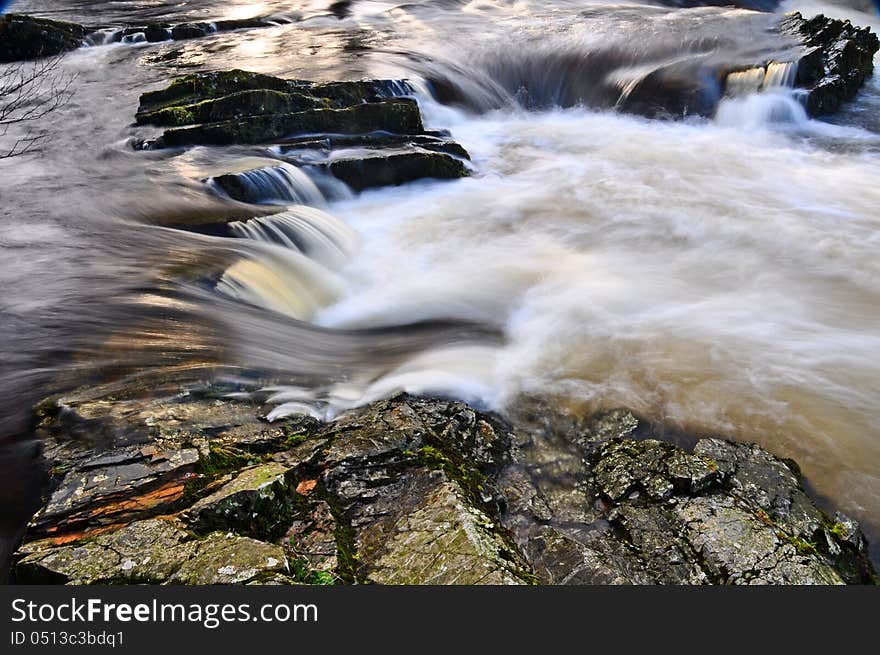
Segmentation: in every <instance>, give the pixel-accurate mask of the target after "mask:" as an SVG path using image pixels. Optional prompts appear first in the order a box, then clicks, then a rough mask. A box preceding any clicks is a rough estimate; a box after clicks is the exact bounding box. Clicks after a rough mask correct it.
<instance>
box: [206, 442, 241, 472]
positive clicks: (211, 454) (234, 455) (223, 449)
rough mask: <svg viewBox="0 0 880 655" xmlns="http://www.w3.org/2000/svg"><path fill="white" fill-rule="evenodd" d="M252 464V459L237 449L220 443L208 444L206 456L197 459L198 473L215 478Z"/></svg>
mask: <svg viewBox="0 0 880 655" xmlns="http://www.w3.org/2000/svg"><path fill="white" fill-rule="evenodd" d="M252 463H254V460H253V457H252V456H251V455H250V454H249V453H246V452H244V451H242V450H239V449H238V448H234V447H232V446H227V445H224V444H220V443H215V442H211V443H210V444H208V454H207V455H206V456H202V457H201V458H200V459H199V467H198V468H199V472H201V473H203V474H205V475H208V476H216V475H221V474H223V473H228V472H230V471H234V470H236V469H240V468H242V467H244V466H247V465H248V464H252Z"/></svg>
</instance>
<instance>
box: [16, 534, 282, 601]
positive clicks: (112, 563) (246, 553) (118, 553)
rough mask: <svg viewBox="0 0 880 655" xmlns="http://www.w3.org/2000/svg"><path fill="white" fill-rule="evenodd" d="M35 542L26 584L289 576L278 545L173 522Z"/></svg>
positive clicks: (22, 578) (20, 575) (243, 580)
mask: <svg viewBox="0 0 880 655" xmlns="http://www.w3.org/2000/svg"><path fill="white" fill-rule="evenodd" d="M41 546H42V544H40V543H36V544H31V545H30V546H29V547H27V548H25V549H23V552H25V553H26V555H25V557H24V558H23V559H22V560H21V561H20V562H19V563H18V564H17V566H16V581H17V582H19V583H25V584H39V583H44V584H45V583H52V584H76V585H91V584H247V583H251V582H254V581H259V580H261V579H262V578H266V579H267V580H271V581H276V582H277V579H278V576H284V574H286V573H287V572H288V564H287V559H286V557H285V555H284V551H283V549H281V547H279V546H275V545H272V544H268V543H264V542H260V541H256V540H254V539H249V538H246V537H239V536H234V535H229V534H226V533H222V532H218V533H214V534H211V535H209V536H207V537H206V538H204V539H197V538H195V537H194V536H193V535H192V534H190V533H188V532H186V531H185V530H183V529H182V528H181V527H180V526H179V525H176V524H175V523H174V522H173V521H167V520H165V519H153V520H147V521H137V522H134V523H131V524H129V525H127V526H126V527H124V528H122V529H120V530H116V531H114V532H108V533H105V534H101V535H98V536H97V537H95V538H93V539H89V540H86V541H83V542H81V543H78V544H75V545H69V546H61V547H51V546H49V547H46V548H41Z"/></svg>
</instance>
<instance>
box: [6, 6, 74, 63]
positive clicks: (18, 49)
mask: <svg viewBox="0 0 880 655" xmlns="http://www.w3.org/2000/svg"><path fill="white" fill-rule="evenodd" d="M86 32H87V30H86V28H84V27H83V26H82V25H77V24H76V23H67V22H63V21H57V20H49V19H47V18H34V17H33V16H25V15H23V14H6V15H5V16H0V63H8V62H13V61H24V60H27V59H37V58H39V57H53V56H55V55H60V54H62V53H64V52H68V51H70V50H75V49H77V48H79V47H80V46H81V45H82V43H83V39H84V38H85V36H86Z"/></svg>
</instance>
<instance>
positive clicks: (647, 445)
mask: <svg viewBox="0 0 880 655" xmlns="http://www.w3.org/2000/svg"><path fill="white" fill-rule="evenodd" d="M597 457H598V459H597V462H596V465H595V467H594V468H593V471H594V474H595V477H596V482H597V484H598V487H599V490H600V491H601V492H602V493H603V494H604V495H605V496H607V497H609V498H611V499H612V500H620V499H621V498H624V497H625V496H627V495H629V494H632V493H638V492H644V493H646V494H647V495H648V496H650V497H651V498H654V499H657V500H665V499H667V498H669V497H670V496H671V495H672V493H673V492H674V491H675V490H676V489H678V490H681V491H686V492H689V493H694V492H698V491H702V490H703V489H706V488H708V487H710V486H711V485H712V484H713V483H715V482H717V481H718V480H719V478H720V475H719V471H718V465H717V464H716V463H715V462H713V461H712V460H711V459H710V458H708V457H701V456H699V455H690V454H688V453H685V452H683V451H682V450H680V449H679V448H676V447H675V446H673V445H672V444H668V443H664V442H661V441H656V440H653V439H649V440H645V441H632V440H616V441H613V442H609V443H608V444H606V445H603V446H602V447H601V448H600V449H599V452H598V456H597Z"/></svg>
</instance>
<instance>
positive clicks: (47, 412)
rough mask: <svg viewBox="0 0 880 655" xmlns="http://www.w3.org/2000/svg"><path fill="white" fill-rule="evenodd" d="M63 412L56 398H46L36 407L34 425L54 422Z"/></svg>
mask: <svg viewBox="0 0 880 655" xmlns="http://www.w3.org/2000/svg"><path fill="white" fill-rule="evenodd" d="M60 412H61V406H60V405H59V404H58V401H57V400H56V399H54V398H46V399H45V400H43V401H41V402H39V403H37V404H36V405H35V406H34V423H35V425H43V424H45V423H48V422H50V421H54V420H55V419H56V418H57V417H58V414H59V413H60Z"/></svg>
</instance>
